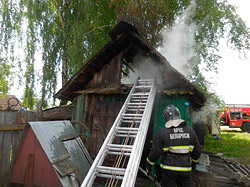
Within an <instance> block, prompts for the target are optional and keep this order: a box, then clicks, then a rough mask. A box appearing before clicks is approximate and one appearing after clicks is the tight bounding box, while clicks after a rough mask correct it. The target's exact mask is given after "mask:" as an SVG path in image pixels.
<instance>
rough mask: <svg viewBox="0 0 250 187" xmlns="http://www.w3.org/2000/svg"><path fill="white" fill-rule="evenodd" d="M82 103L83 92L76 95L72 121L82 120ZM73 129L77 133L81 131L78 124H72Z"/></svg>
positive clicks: (83, 100) (83, 101) (83, 99)
mask: <svg viewBox="0 0 250 187" xmlns="http://www.w3.org/2000/svg"><path fill="white" fill-rule="evenodd" d="M84 103H85V94H81V95H78V97H77V102H76V106H75V110H74V115H73V121H80V122H83V121H82V120H83V110H84V108H85V107H84ZM73 126H74V129H75V130H76V132H77V133H78V134H80V133H81V127H80V126H79V125H76V124H74V125H73Z"/></svg>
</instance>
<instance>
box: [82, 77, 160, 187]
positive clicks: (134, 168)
mask: <svg viewBox="0 0 250 187" xmlns="http://www.w3.org/2000/svg"><path fill="white" fill-rule="evenodd" d="M155 93H156V86H155V82H154V80H153V79H143V80H140V79H139V80H137V82H136V84H135V85H134V86H133V87H132V89H131V91H130V93H129V95H128V97H127V99H126V101H125V103H124V105H123V107H122V108H121V110H120V112H119V114H118V116H117V118H116V120H115V122H114V124H113V126H112V127H111V129H110V131H109V133H108V135H107V137H106V139H105V141H104V143H103V145H102V147H101V149H100V151H99V152H98V154H97V156H96V158H95V160H94V162H93V164H92V166H91V168H90V170H89V172H88V174H87V176H86V177H85V179H84V181H83V183H82V185H81V187H91V186H95V184H96V182H97V183H98V181H99V183H100V181H101V182H103V183H106V184H105V186H106V187H111V186H122V187H133V186H134V184H135V181H136V176H137V172H138V168H139V164H140V159H141V155H142V151H143V147H144V142H145V139H146V135H147V130H148V126H149V122H150V118H151V113H152V109H153V103H154V98H155ZM107 158H109V159H111V160H112V159H113V163H112V165H113V167H110V166H108V165H107V164H105V160H106V159H107ZM109 165H110V163H109Z"/></svg>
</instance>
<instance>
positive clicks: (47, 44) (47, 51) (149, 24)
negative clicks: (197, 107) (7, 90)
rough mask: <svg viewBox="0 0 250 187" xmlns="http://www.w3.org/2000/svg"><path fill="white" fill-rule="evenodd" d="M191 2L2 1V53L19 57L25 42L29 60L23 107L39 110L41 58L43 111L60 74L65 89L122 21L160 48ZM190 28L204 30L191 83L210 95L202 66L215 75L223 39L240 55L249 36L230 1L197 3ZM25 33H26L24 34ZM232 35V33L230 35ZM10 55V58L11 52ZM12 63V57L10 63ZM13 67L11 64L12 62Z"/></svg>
mask: <svg viewBox="0 0 250 187" xmlns="http://www.w3.org/2000/svg"><path fill="white" fill-rule="evenodd" d="M191 2H193V1H191V0H158V1H157V3H155V0H147V1H145V0H126V1H124V0H111V1H85V0H74V1H73V0H20V1H19V2H18V3H16V1H15V2H13V1H11V0H9V1H8V0H5V1H1V2H0V5H1V9H0V14H1V17H0V18H1V30H0V44H1V46H0V47H1V50H2V51H5V52H6V54H7V53H8V55H11V54H14V53H12V52H13V51H15V47H14V46H15V44H16V41H19V42H23V45H22V46H23V47H24V48H25V59H24V61H20V63H19V68H20V69H21V70H22V69H23V70H24V71H25V72H24V75H25V76H24V77H25V94H24V98H23V100H24V103H25V104H26V105H27V106H28V107H30V108H32V107H33V106H34V88H35V87H36V83H35V80H36V79H37V76H36V72H35V71H34V65H35V60H36V53H37V52H38V51H39V52H40V53H41V54H42V62H41V64H42V66H43V71H42V72H39V73H38V75H39V77H41V80H40V81H41V84H42V100H43V106H46V100H47V99H48V98H51V97H52V95H53V94H54V93H55V91H56V85H57V83H58V76H57V73H58V72H62V84H64V83H65V82H66V81H67V80H68V79H69V77H70V76H72V74H74V73H75V72H76V71H77V70H78V69H79V68H80V67H81V66H82V65H83V63H84V62H86V61H87V60H88V59H89V58H90V57H91V56H92V55H93V54H95V53H96V52H97V51H98V50H100V49H101V47H103V46H104V45H105V44H106V43H107V42H108V40H109V38H108V31H109V30H110V29H111V28H112V27H113V26H114V25H115V24H116V23H117V22H118V21H119V20H121V19H122V20H125V21H128V22H130V23H132V24H134V25H135V26H136V27H137V28H138V30H139V33H140V34H141V37H142V38H143V39H144V40H146V41H147V42H148V43H150V44H151V45H152V46H154V47H158V46H160V45H161V41H162V40H161V39H162V38H161V34H160V33H161V31H162V29H165V28H171V27H172V26H173V24H174V23H175V22H176V21H178V19H179V17H180V15H181V14H182V13H183V12H184V11H185V10H186V9H187V7H189V5H190V4H191ZM195 4H196V6H195V8H194V10H193V13H192V15H191V16H190V17H189V18H188V19H187V21H186V22H187V24H193V23H195V24H196V25H199V27H198V28H199V29H197V30H196V31H195V45H194V46H192V47H194V49H195V54H194V55H193V56H192V58H190V59H189V62H190V63H189V66H190V67H191V68H192V69H193V72H194V75H193V76H190V77H189V78H190V80H191V81H193V82H195V83H196V84H197V85H198V86H199V87H200V88H201V89H203V90H205V91H206V86H205V85H204V84H203V82H204V80H205V79H204V77H203V76H202V74H201V72H200V66H199V65H200V64H201V62H203V63H205V64H206V69H207V70H212V71H214V70H216V67H217V62H218V60H219V58H220V56H219V54H218V47H219V40H220V39H221V38H227V39H228V44H229V45H230V46H231V47H233V48H235V49H236V50H239V51H240V52H242V51H244V50H247V49H249V39H250V38H249V31H248V28H247V27H246V25H245V23H244V22H243V21H242V19H241V18H240V17H239V16H238V15H237V13H236V10H235V7H234V6H231V5H229V4H228V3H227V1H226V0H225V1H217V0H210V1H204V0H196V1H195ZM24 31H25V32H24ZM226 31H228V32H226ZM9 51H11V53H9ZM9 59H11V58H9ZM9 63H10V61H9Z"/></svg>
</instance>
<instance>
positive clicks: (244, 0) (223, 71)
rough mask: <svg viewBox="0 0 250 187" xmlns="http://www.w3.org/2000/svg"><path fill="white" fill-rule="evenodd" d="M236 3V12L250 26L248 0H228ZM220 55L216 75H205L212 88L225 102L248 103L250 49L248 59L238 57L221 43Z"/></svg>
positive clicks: (249, 91)
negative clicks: (211, 83) (210, 81)
mask: <svg viewBox="0 0 250 187" xmlns="http://www.w3.org/2000/svg"><path fill="white" fill-rule="evenodd" d="M228 2H229V3H230V4H232V5H236V6H237V7H238V8H237V12H238V14H239V15H240V16H241V18H242V19H243V20H244V21H245V22H246V24H247V26H248V27H250V16H249V7H250V1H249V0H228ZM220 55H221V56H222V58H221V59H220V61H219V63H218V75H207V77H208V78H209V80H212V82H213V85H212V88H213V89H214V91H215V92H216V93H217V94H218V95H219V96H221V97H222V98H223V99H224V101H225V103H226V104H250V84H248V80H249V78H250V72H249V71H250V51H248V52H247V57H248V58H249V59H243V58H240V57H239V53H238V52H237V51H234V50H230V49H229V48H228V47H226V45H225V44H224V43H221V49H220Z"/></svg>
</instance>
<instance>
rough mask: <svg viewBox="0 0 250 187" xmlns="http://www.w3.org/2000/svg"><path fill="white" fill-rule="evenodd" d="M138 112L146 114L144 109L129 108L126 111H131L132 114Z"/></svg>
mask: <svg viewBox="0 0 250 187" xmlns="http://www.w3.org/2000/svg"><path fill="white" fill-rule="evenodd" d="M137 110H138V112H144V108H137V109H134V108H128V109H127V110H126V111H130V112H136V111H137Z"/></svg>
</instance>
